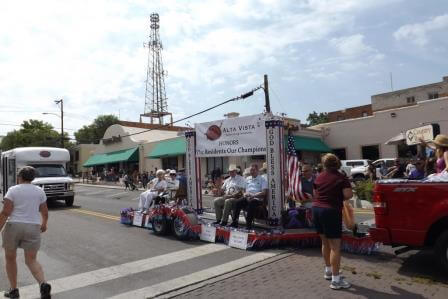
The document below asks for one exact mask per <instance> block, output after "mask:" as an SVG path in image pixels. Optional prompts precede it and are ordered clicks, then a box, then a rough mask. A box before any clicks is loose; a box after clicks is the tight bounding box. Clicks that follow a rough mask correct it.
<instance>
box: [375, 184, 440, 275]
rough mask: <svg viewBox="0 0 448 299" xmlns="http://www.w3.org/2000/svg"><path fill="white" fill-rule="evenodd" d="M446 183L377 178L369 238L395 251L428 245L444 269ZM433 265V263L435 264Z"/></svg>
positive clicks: (401, 251) (400, 251)
mask: <svg viewBox="0 0 448 299" xmlns="http://www.w3.org/2000/svg"><path fill="white" fill-rule="evenodd" d="M447 206H448V182H422V181H411V180H405V179H393V180H384V181H383V180H379V181H377V183H376V184H375V189H374V193H373V207H374V211H375V225H374V226H373V227H372V228H370V230H369V232H370V235H371V236H372V238H373V239H374V240H375V241H377V242H381V243H383V244H384V245H390V246H392V247H398V246H404V247H403V248H400V249H398V250H396V251H395V253H396V254H400V253H404V252H406V251H408V250H410V249H419V248H432V249H434V252H435V254H436V256H437V259H438V263H436V264H438V265H441V266H442V267H443V268H444V269H445V270H446V271H447V272H448V209H447V208H446V207H447ZM436 264H434V266H435V265H436Z"/></svg>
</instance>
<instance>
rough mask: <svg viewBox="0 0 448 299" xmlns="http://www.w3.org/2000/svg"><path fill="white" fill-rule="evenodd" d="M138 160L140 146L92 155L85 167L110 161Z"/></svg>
mask: <svg viewBox="0 0 448 299" xmlns="http://www.w3.org/2000/svg"><path fill="white" fill-rule="evenodd" d="M123 161H126V162H138V147H134V148H130V149H125V150H121V151H116V152H110V153H105V154H96V155H93V156H91V157H90V158H89V159H88V160H87V161H86V163H84V165H83V166H84V167H92V166H95V165H104V164H109V163H118V162H123Z"/></svg>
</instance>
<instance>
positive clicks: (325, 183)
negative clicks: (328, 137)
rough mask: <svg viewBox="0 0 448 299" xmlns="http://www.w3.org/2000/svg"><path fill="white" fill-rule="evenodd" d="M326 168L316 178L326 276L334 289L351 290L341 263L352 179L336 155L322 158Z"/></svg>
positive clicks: (315, 205)
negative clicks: (345, 172) (343, 172)
mask: <svg viewBox="0 0 448 299" xmlns="http://www.w3.org/2000/svg"><path fill="white" fill-rule="evenodd" d="M322 164H323V167H324V171H323V172H322V173H321V174H320V175H319V176H318V177H317V178H316V180H315V181H314V201H313V221H314V224H315V226H316V230H317V232H318V233H319V235H320V238H321V240H322V256H323V258H324V261H325V272H324V278H325V279H327V280H330V279H331V284H330V288H332V289H335V290H338V289H347V288H349V287H350V286H351V285H350V283H348V282H347V281H345V280H344V279H343V278H342V277H341V276H340V275H339V268H340V265H341V237H342V208H343V205H344V202H345V201H346V200H348V199H350V198H351V197H352V196H353V193H352V188H351V185H350V182H349V180H348V179H347V177H345V176H344V175H343V174H342V173H340V172H339V171H338V170H339V168H340V167H341V162H340V161H339V159H338V157H336V156H335V155H333V154H326V155H325V156H323V157H322Z"/></svg>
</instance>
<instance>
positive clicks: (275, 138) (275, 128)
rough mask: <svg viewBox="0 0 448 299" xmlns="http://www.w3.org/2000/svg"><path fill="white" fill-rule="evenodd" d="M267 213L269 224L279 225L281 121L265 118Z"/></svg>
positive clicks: (281, 148)
mask: <svg viewBox="0 0 448 299" xmlns="http://www.w3.org/2000/svg"><path fill="white" fill-rule="evenodd" d="M266 144H267V155H266V158H267V159H266V160H267V166H268V168H267V174H268V203H269V206H268V215H269V224H270V225H274V226H276V225H279V224H280V218H281V211H282V208H283V202H284V196H285V192H284V186H283V174H284V172H285V168H284V167H285V166H284V165H285V164H284V149H283V121H281V120H279V119H272V120H266Z"/></svg>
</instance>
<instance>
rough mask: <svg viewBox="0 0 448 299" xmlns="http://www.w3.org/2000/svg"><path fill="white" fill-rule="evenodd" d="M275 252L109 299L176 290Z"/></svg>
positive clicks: (238, 260) (145, 296)
mask: <svg viewBox="0 0 448 299" xmlns="http://www.w3.org/2000/svg"><path fill="white" fill-rule="evenodd" d="M277 254H278V252H259V253H256V254H252V255H249V256H246V257H243V258H240V259H237V260H234V261H231V262H228V263H225V264H222V265H218V266H215V267H211V268H208V269H205V270H202V271H199V272H195V273H191V274H188V275H185V276H181V277H178V278H175V279H172V280H168V281H164V282H162V283H158V284H155V285H152V286H149V287H146V288H142V289H138V290H134V291H131V292H126V293H122V294H119V295H117V296H113V297H111V298H109V299H128V298H135V299H139V298H154V297H157V296H159V295H161V294H165V293H168V292H172V291H176V290H178V289H181V288H184V287H186V286H189V285H192V284H195V283H198V282H201V281H204V280H206V279H211V278H215V277H217V276H220V275H223V274H226V273H228V272H231V271H235V270H238V269H241V268H244V267H247V266H249V265H252V264H254V263H258V262H261V261H263V260H266V259H268V258H271V257H274V256H276V255H277Z"/></svg>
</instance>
